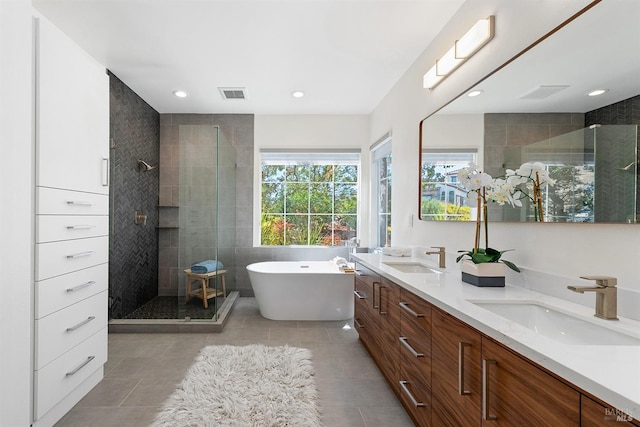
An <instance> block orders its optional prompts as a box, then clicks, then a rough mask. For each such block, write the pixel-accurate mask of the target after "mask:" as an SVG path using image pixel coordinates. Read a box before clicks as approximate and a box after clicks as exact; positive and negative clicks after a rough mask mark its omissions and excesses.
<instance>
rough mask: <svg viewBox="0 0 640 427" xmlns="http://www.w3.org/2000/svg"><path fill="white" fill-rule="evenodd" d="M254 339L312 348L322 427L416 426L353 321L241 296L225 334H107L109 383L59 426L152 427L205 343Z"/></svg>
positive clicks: (106, 374)
mask: <svg viewBox="0 0 640 427" xmlns="http://www.w3.org/2000/svg"><path fill="white" fill-rule="evenodd" d="M345 325H348V326H349V328H345ZM255 343H262V344H266V345H284V344H288V345H295V346H299V347H305V348H309V349H310V350H311V352H312V355H313V364H314V367H315V371H316V385H317V387H318V391H319V393H320V405H321V408H322V419H323V423H324V426H325V427H351V426H353V427H388V426H394V427H405V426H406V427H410V426H413V423H412V422H411V420H410V418H409V417H408V416H407V414H406V412H405V411H404V409H403V408H402V407H401V406H400V403H399V401H398V399H397V398H396V397H395V395H394V394H393V392H392V391H391V389H390V388H389V387H388V386H387V384H386V382H385V381H384V379H383V378H382V375H381V374H380V372H379V371H378V369H377V367H376V366H375V364H374V363H373V361H372V360H371V358H370V357H369V355H368V354H367V352H366V351H365V350H364V348H363V347H362V345H361V344H360V342H359V341H358V337H357V334H356V333H355V331H354V330H353V323H352V322H351V321H346V322H297V321H272V320H268V319H264V318H263V317H261V316H260V314H259V312H258V309H257V305H256V302H255V299H253V298H240V299H239V301H238V302H237V303H236V306H235V307H234V309H233V313H232V314H231V317H230V318H229V321H228V323H227V325H226V327H225V330H224V332H222V333H218V334H110V335H109V360H108V362H107V364H106V365H105V378H104V380H102V382H101V383H100V384H98V385H97V386H96V388H94V389H93V390H92V391H91V392H90V393H89V394H88V395H87V396H86V397H85V398H84V399H82V400H81V401H80V402H79V403H78V404H77V405H76V406H75V407H74V408H73V409H72V410H71V411H70V412H69V413H67V415H65V417H64V418H63V419H61V420H60V421H59V422H58V423H57V424H56V427H76V426H78V427H87V426H91V427H145V426H148V425H150V424H151V422H152V421H153V419H154V416H155V414H156V413H157V411H158V410H159V409H160V407H161V405H162V403H163V402H164V400H165V399H166V398H167V397H169V395H170V394H171V393H172V391H173V390H174V389H175V387H176V385H177V384H178V383H179V382H180V380H181V379H182V378H183V376H184V375H185V373H186V371H187V369H188V368H189V366H190V365H191V364H192V362H193V360H194V358H195V356H196V355H197V354H198V352H199V350H200V349H201V348H202V347H204V346H207V345H215V344H231V345H246V344H255ZM176 427H181V426H176Z"/></svg>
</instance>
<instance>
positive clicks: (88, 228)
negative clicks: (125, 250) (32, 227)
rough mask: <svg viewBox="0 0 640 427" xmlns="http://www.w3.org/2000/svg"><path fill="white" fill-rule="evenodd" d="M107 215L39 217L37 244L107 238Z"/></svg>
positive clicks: (37, 217) (37, 220) (37, 219)
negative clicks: (99, 237)
mask: <svg viewBox="0 0 640 427" xmlns="http://www.w3.org/2000/svg"><path fill="white" fill-rule="evenodd" d="M108 234H109V217H108V216H107V215H95V216H93V215H37V216H36V243H47V242H56V241H60V240H72V239H85V238H87V237H98V236H107V235H108Z"/></svg>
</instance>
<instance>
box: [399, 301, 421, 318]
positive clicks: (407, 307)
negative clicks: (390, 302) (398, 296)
mask: <svg viewBox="0 0 640 427" xmlns="http://www.w3.org/2000/svg"><path fill="white" fill-rule="evenodd" d="M399 304H400V307H402V308H403V309H404V310H405V311H406V312H407V313H409V314H411V315H412V316H413V317H424V314H420V313H416V312H415V311H413V310H411V309H410V308H409V303H408V302H401V303H399Z"/></svg>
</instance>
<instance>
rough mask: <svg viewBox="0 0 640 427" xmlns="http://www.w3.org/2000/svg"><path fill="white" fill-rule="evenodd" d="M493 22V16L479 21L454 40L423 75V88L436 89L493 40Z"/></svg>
mask: <svg viewBox="0 0 640 427" xmlns="http://www.w3.org/2000/svg"><path fill="white" fill-rule="evenodd" d="M494 21H495V17H494V16H493V15H491V16H489V17H488V18H486V19H481V20H479V21H478V22H476V24H475V25H474V26H473V27H471V28H470V29H469V31H467V32H466V33H465V34H464V35H463V36H462V37H460V39H459V40H456V41H455V43H454V44H453V46H452V47H451V48H450V49H449V50H448V51H447V52H446V53H445V54H444V55H442V57H440V59H438V60H436V64H435V65H434V66H433V67H431V69H430V70H429V71H427V72H426V73H425V75H424V77H423V79H422V85H423V86H424V88H426V89H433V88H434V87H436V86H437V85H438V84H439V83H440V82H441V81H442V80H443V79H444V78H445V77H447V76H448V75H449V74H451V73H452V72H453V71H454V70H455V69H456V68H458V67H459V66H460V65H462V63H463V62H464V61H466V60H467V59H469V58H471V57H472V56H473V55H474V54H475V53H476V52H477V51H478V50H480V48H481V47H482V46H484V45H485V44H487V43H488V42H489V40H491V39H492V38H493V34H494Z"/></svg>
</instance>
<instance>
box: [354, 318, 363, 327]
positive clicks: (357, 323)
mask: <svg viewBox="0 0 640 427" xmlns="http://www.w3.org/2000/svg"><path fill="white" fill-rule="evenodd" d="M353 323H355V324H356V327H358V328H360V329H362V328H364V325H363V324H362V323H360V320H358V319H353Z"/></svg>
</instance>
